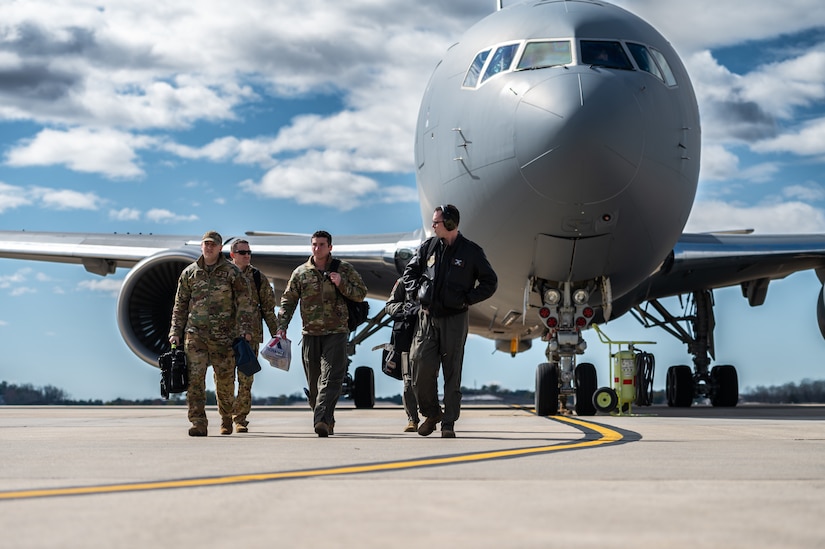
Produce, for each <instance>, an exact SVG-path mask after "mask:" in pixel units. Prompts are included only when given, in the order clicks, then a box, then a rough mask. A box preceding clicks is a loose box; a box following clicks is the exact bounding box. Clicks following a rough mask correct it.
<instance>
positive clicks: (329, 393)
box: [278, 231, 367, 437]
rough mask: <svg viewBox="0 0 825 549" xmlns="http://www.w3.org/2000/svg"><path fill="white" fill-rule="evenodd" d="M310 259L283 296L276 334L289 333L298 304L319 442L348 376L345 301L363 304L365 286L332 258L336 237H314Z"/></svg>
mask: <svg viewBox="0 0 825 549" xmlns="http://www.w3.org/2000/svg"><path fill="white" fill-rule="evenodd" d="M311 244H312V256H311V257H310V258H309V259H308V260H307V262H306V263H304V264H303V265H301V266H299V267H298V268H296V269H295V270H294V271H293V272H292V276H290V278H289V282H288V283H287V285H286V289H285V290H284V294H283V296H281V310H280V312H279V313H278V334H279V335H280V336H281V337H286V329H287V327H288V326H289V322H290V321H291V320H292V316H293V314H294V313H295V309H296V307H297V306H298V302H299V301H300V304H301V318H302V319H303V324H304V325H303V330H302V332H301V334H302V335H303V348H302V352H301V357H302V359H303V363H304V373H305V374H306V377H307V384H308V385H309V405H310V407H311V408H312V410H313V426H314V428H315V432H316V433H317V435H318V436H319V437H326V436H329V435H331V434H333V430H334V426H335V406H336V404H337V403H338V397H339V396H340V395H341V386H342V384H343V381H344V376H345V375H346V373H347V362H348V358H347V338H348V336H349V328H348V327H347V319H348V317H349V313H348V312H347V304H346V302H345V301H344V298H345V297H346V298H349V299H351V300H353V301H363V300H364V298H365V297H366V295H367V287H366V286H365V285H364V281H363V280H362V279H361V275H359V274H358V272H357V271H356V270H355V269H354V268H353V267H352V265H350V264H349V263H347V262H346V261H340V260H337V259H333V257H332V235H330V234H329V233H328V232H327V231H316V232H315V233H314V234H313V235H312V239H311Z"/></svg>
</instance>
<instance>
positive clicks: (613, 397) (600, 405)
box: [593, 387, 619, 414]
mask: <svg viewBox="0 0 825 549" xmlns="http://www.w3.org/2000/svg"><path fill="white" fill-rule="evenodd" d="M618 405H619V395H617V394H616V391H614V390H613V389H611V388H610V387H601V388H600V389H598V390H597V391H596V392H595V393H593V406H595V407H596V410H598V411H600V412H602V413H605V414H609V413H610V412H612V411H613V410H615V409H616V406H618Z"/></svg>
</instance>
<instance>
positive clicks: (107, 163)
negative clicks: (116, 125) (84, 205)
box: [6, 128, 154, 178]
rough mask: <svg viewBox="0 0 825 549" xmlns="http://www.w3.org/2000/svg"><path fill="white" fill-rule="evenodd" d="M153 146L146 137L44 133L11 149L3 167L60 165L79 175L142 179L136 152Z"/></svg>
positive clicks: (107, 132)
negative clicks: (84, 173)
mask: <svg viewBox="0 0 825 549" xmlns="http://www.w3.org/2000/svg"><path fill="white" fill-rule="evenodd" d="M153 142H154V140H153V139H151V138H148V137H140V136H134V135H132V134H128V133H125V132H121V131H117V130H111V129H102V130H96V129H90V128H75V129H70V130H66V131H60V130H51V129H44V130H41V131H40V132H39V133H38V134H37V135H36V136H35V137H34V138H32V139H28V140H24V141H23V142H21V143H19V144H18V145H17V146H15V147H13V148H12V149H11V150H10V151H9V152H8V153H7V154H6V163H7V164H8V165H10V166H14V167H22V166H52V165H56V164H62V165H65V166H66V167H67V168H68V169H70V170H74V171H78V172H87V173H100V174H102V175H104V176H106V177H110V178H134V177H138V176H141V175H143V170H142V169H141V168H140V167H139V166H138V165H137V153H136V150H137V149H141V148H146V147H149V146H150V145H151V144H152V143H153Z"/></svg>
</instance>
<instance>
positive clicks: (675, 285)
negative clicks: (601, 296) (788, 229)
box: [646, 234, 825, 305]
mask: <svg viewBox="0 0 825 549" xmlns="http://www.w3.org/2000/svg"><path fill="white" fill-rule="evenodd" d="M808 269H815V270H816V271H817V275H818V276H819V278H820V280H823V278H824V277H825V234H798V235H741V234H683V235H682V237H681V238H680V239H679V242H678V243H677V245H676V246H675V248H674V250H673V252H672V254H671V255H670V257H669V258H668V259H667V260H666V261H665V263H664V264H663V265H662V267H661V269H660V270H659V271H658V272H657V273H656V274H654V275H653V276H652V277H651V278H650V279H649V286H648V288H647V292H646V298H661V297H667V296H673V295H679V294H685V293H689V292H693V291H698V290H702V289H714V288H723V287H728V286H736V285H742V286H743V289H744V291H745V295H746V297H748V299H749V301H750V302H751V305H761V304H762V303H761V302H762V301H764V294H765V292H766V291H767V285H768V282H769V281H771V280H777V279H782V278H785V277H786V276H788V275H790V274H793V273H795V272H799V271H805V270H808Z"/></svg>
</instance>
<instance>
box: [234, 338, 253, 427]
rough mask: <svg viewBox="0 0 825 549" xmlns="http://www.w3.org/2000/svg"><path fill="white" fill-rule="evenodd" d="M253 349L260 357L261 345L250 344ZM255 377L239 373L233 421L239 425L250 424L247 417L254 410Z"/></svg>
mask: <svg viewBox="0 0 825 549" xmlns="http://www.w3.org/2000/svg"><path fill="white" fill-rule="evenodd" d="M249 346H250V347H252V352H253V353H255V356H258V347H259V345H258V344H257V343H255V342H254V341H253V342H251V343H250V344H249ZM254 377H255V376H248V375H246V374H245V373H243V372H241V371H240V370H239V371H238V396H237V397H235V408H234V409H233V410H232V419H233V420H234V421H235V423H236V424H237V425H243V426H244V427H246V426H247V425H249V422H248V421H247V420H246V416H248V415H249V410H251V409H252V380H253V378H254Z"/></svg>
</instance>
